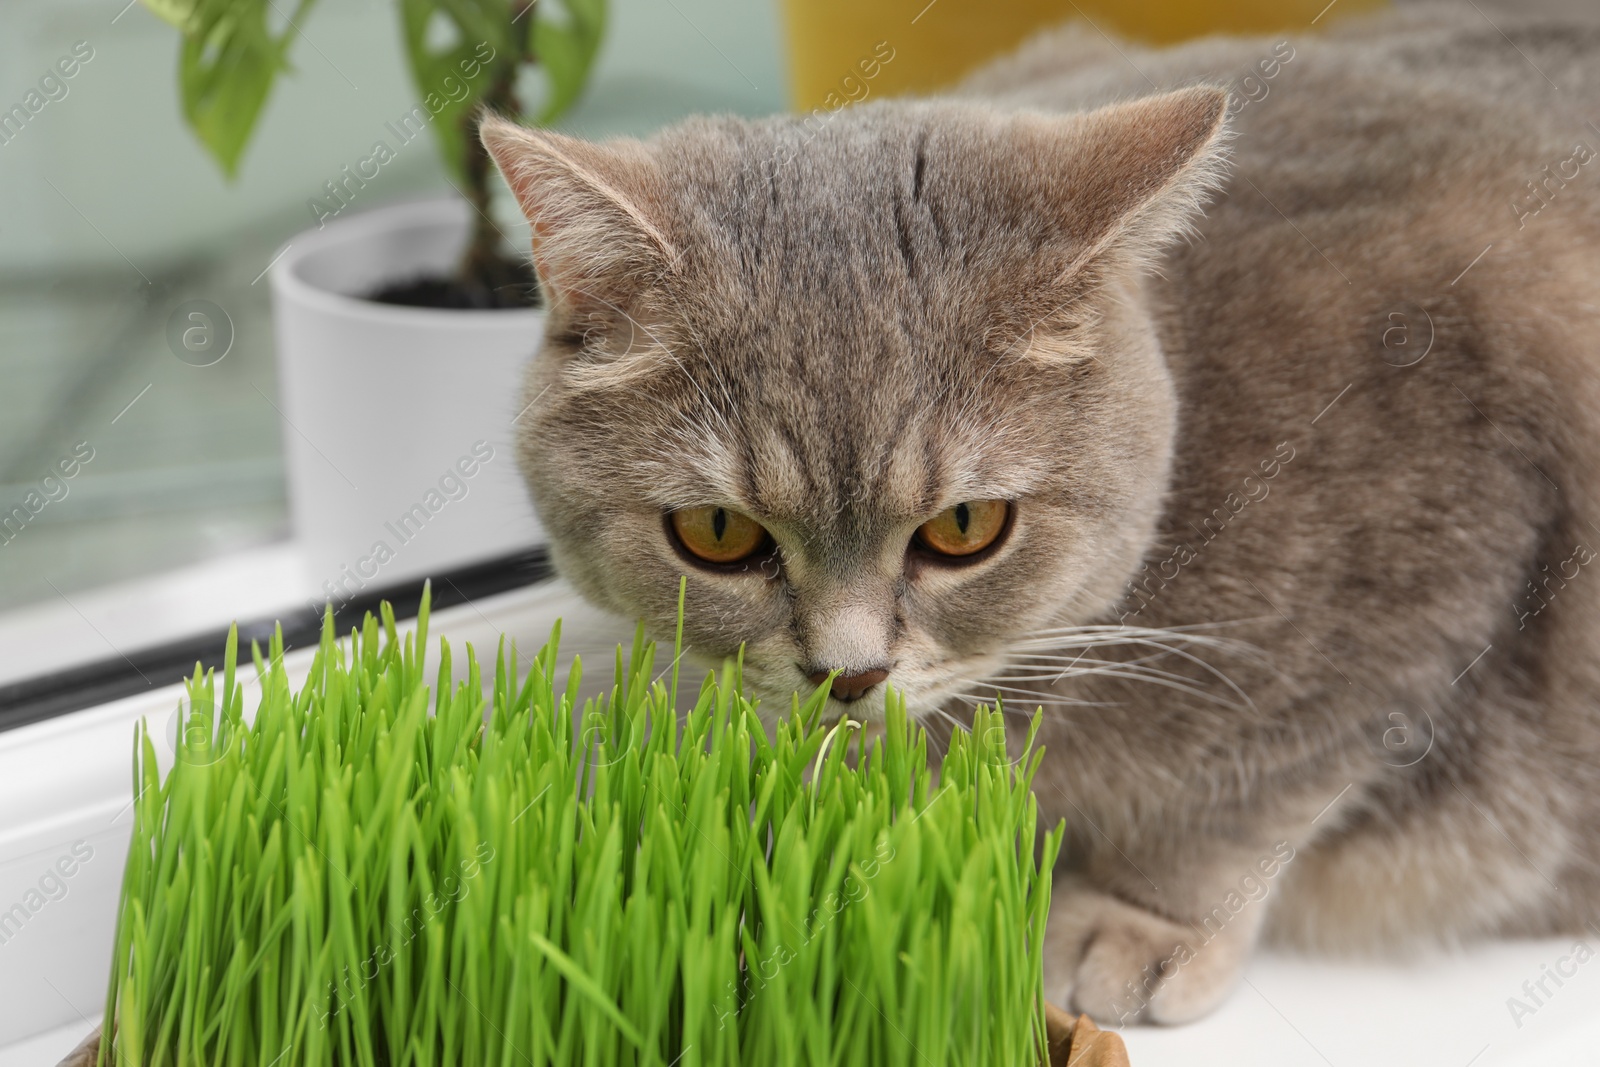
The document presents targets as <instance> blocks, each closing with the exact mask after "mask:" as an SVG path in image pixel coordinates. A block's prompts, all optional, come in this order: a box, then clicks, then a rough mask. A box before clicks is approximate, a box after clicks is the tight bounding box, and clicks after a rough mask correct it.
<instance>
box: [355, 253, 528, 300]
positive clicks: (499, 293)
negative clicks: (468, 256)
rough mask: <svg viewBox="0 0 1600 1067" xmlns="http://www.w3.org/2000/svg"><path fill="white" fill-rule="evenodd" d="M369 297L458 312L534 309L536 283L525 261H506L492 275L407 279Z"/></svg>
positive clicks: (389, 285)
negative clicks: (472, 277)
mask: <svg viewBox="0 0 1600 1067" xmlns="http://www.w3.org/2000/svg"><path fill="white" fill-rule="evenodd" d="M368 299H369V300H375V301H377V302H378V303H380V304H401V305H404V306H406V307H421V308H446V309H450V310H457V311H501V310H521V309H524V308H536V307H538V306H539V304H540V300H539V284H538V280H537V279H536V278H535V276H534V273H533V269H532V268H531V267H530V266H529V265H528V264H526V263H519V262H514V261H509V260H508V261H506V262H505V263H504V264H503V265H500V266H497V268H496V270H495V271H494V276H493V277H491V278H487V279H484V278H475V279H473V280H472V281H471V282H464V281H462V279H461V278H459V277H456V276H446V275H434V276H432V277H421V278H409V279H407V280H406V281H403V282H391V283H390V284H388V285H386V286H384V287H383V288H382V289H379V290H378V291H377V292H375V293H373V294H372V295H371V296H370V297H368Z"/></svg>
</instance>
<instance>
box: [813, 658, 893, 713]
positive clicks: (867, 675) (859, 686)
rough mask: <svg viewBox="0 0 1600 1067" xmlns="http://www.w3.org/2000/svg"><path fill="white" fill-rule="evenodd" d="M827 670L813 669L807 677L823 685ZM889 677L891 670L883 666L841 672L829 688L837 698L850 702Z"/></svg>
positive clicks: (858, 698)
mask: <svg viewBox="0 0 1600 1067" xmlns="http://www.w3.org/2000/svg"><path fill="white" fill-rule="evenodd" d="M827 677H828V672H827V671H812V672H811V673H810V674H808V675H806V678H807V679H808V680H809V681H810V682H811V684H812V685H821V684H822V683H823V682H824V681H826V680H827ZM887 677H889V672H888V671H887V670H885V669H884V668H882V667H878V668H875V669H873V670H870V671H862V672H861V673H860V674H841V675H839V677H837V678H835V679H834V680H833V688H832V689H831V690H829V692H831V693H832V694H833V698H834V699H835V700H842V701H843V702H844V703H846V704H848V703H850V702H851V701H852V700H860V699H861V698H862V697H864V696H866V695H867V690H869V689H871V688H872V687H873V686H875V685H877V684H878V683H879V682H881V681H883V680H884V679H885V678H887Z"/></svg>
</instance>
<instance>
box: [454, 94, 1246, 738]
mask: <svg viewBox="0 0 1600 1067" xmlns="http://www.w3.org/2000/svg"><path fill="white" fill-rule="evenodd" d="M1224 105H1225V97H1224V94H1223V93H1222V92H1221V91H1219V90H1215V89H1208V88H1196V89H1191V90H1184V91H1181V92H1177V93H1172V94H1168V95H1163V96H1156V97H1151V98H1147V99H1144V100H1138V101H1134V102H1131V103H1127V104H1121V105H1117V106H1115V107H1110V108H1105V109H1102V110H1099V111H1094V112H1088V113H1084V114H1073V115H1046V114H1037V113H1026V114H1018V113H1004V112H1000V111H996V110H993V109H990V108H987V107H983V106H976V105H971V104H956V103H886V104H881V105H866V106H862V107H859V108H853V109H849V110H846V111H844V112H840V113H837V114H834V115H832V116H829V117H827V118H826V119H825V120H823V119H820V118H818V117H813V118H810V119H808V120H805V121H802V120H800V119H794V118H775V119H768V120H764V121H744V120H737V119H699V120H693V121H690V122H686V123H684V124H682V125H679V126H677V127H674V128H672V129H669V130H667V131H665V132H663V133H661V134H659V135H658V136H656V137H654V138H653V139H651V140H648V141H611V142H606V143H602V144H592V143H587V142H583V141H579V140H575V139H572V138H568V137H563V136H559V135H556V134H553V133H549V132H544V131H533V130H527V129H523V128H521V127H517V126H514V125H511V124H509V123H505V122H502V121H499V120H495V119H490V120H488V121H486V122H485V123H484V126H483V138H484V142H485V144H486V145H487V146H488V148H489V150H490V152H491V153H492V154H493V156H494V158H495V160H496V162H497V163H498V164H499V166H500V169H501V171H502V173H503V174H504V175H505V177H506V179H507V181H508V182H509V184H510V186H511V188H512V190H513V191H514V192H515V193H516V196H517V198H518V200H519V201H520V203H521V205H522V207H523V210H524V211H525V213H526V214H527V215H528V217H529V219H530V221H531V223H532V226H533V233H534V240H533V255H534V263H535V266H536V268H537V269H538V272H539V275H540V278H541V282H542V285H543V288H544V291H545V294H546V296H547V299H548V301H549V304H550V317H549V326H548V332H547V334H546V337H545V340H544V346H543V349H542V350H541V351H540V353H539V355H538V357H537V358H536V359H535V360H534V362H533V363H532V365H531V367H530V370H529V373H528V378H527V393H526V396H525V399H524V402H525V403H527V404H529V405H530V406H529V407H528V408H527V410H526V412H525V414H524V415H523V416H522V418H521V420H520V422H519V426H520V428H521V431H520V432H521V437H520V461H521V464H522V469H523V471H524V473H525V475H526V478H527V481H528V485H529V487H530V488H531V490H532V494H533V497H534V501H535V504H536V505H537V507H538V510H539V514H540V516H541V518H542V520H543V522H544V524H545V526H546V528H547V529H548V531H549V535H550V539H551V547H552V550H553V552H554V557H555V561H556V564H557V566H558V568H559V569H560V571H561V572H562V573H563V574H565V575H566V576H567V577H568V578H569V579H570V580H571V581H572V582H573V583H574V584H576V586H577V587H578V588H579V589H580V590H582V591H583V592H584V593H585V594H586V595H587V596H589V597H590V598H591V599H593V600H594V601H596V602H597V603H599V604H600V605H601V606H603V607H606V608H609V609H611V610H614V611H616V612H619V613H622V614H624V615H628V616H633V617H642V618H643V619H644V620H645V621H646V624H647V627H648V628H649V629H650V630H651V631H652V632H653V634H654V635H655V636H657V637H660V638H666V639H669V640H670V637H671V634H672V629H673V626H674V623H675V620H676V612H677V601H678V583H679V576H680V575H687V576H688V604H689V609H688V611H687V612H686V620H685V640H686V643H688V644H689V645H690V646H691V647H692V649H693V650H694V651H695V652H696V653H698V654H699V655H700V656H702V657H704V658H707V659H709V660H712V661H716V660H720V659H721V657H723V656H726V655H731V654H733V653H735V652H736V651H737V650H738V648H739V646H740V645H744V646H745V649H746V651H745V656H744V666H745V677H746V679H747V681H748V682H749V683H750V684H751V686H752V688H753V689H754V690H755V691H756V692H758V693H760V694H762V695H764V696H765V697H766V698H767V702H768V706H769V708H771V706H772V704H773V703H774V702H776V704H777V708H776V710H780V711H781V710H783V709H785V708H787V707H788V704H789V696H788V694H790V693H791V692H793V691H794V690H796V689H797V688H798V689H802V690H804V689H806V688H808V687H809V685H810V683H809V682H808V681H807V679H808V677H811V676H813V675H815V674H816V673H817V672H819V671H828V670H838V671H841V672H843V674H845V675H847V676H857V675H866V678H865V679H863V681H867V680H871V679H874V678H876V677H878V674H877V673H876V672H887V674H886V679H887V684H889V685H892V686H895V687H896V688H898V689H900V690H901V691H903V692H904V693H905V694H906V697H907V700H908V703H909V705H910V706H911V708H912V709H914V710H916V711H924V712H925V711H929V710H931V709H933V708H934V707H937V706H939V705H940V704H941V703H943V702H944V701H946V700H948V699H949V697H950V696H951V695H952V694H953V693H956V692H957V691H959V690H962V689H964V688H966V687H968V686H969V685H970V684H971V683H972V682H973V681H974V680H975V679H977V678H979V677H980V676H982V675H984V674H986V673H989V672H990V671H992V670H993V669H995V668H996V667H997V666H998V665H999V664H1000V662H1001V657H1002V656H1003V655H1004V653H1005V650H1006V648H1007V646H1008V644H1009V643H1010V642H1012V641H1014V640H1016V639H1017V638H1018V637H1019V636H1021V635H1023V634H1026V633H1028V632H1030V631H1034V630H1037V629H1039V628H1042V627H1046V626H1050V625H1059V624H1064V623H1076V622H1081V621H1085V620H1087V619H1089V618H1091V617H1093V616H1095V615H1097V614H1100V613H1103V612H1105V611H1106V610H1107V609H1108V607H1109V606H1110V605H1111V604H1112V603H1113V602H1115V601H1116V600H1117V599H1118V598H1119V596H1120V593H1121V591H1122V588H1123V585H1124V583H1125V581H1126V579H1127V577H1128V575H1129V574H1131V573H1132V571H1133V570H1134V569H1135V567H1136V565H1137V560H1138V559H1139V557H1140V556H1141V555H1142V554H1143V552H1144V550H1145V548H1146V546H1147V542H1148V540H1149V538H1150V536H1151V531H1152V529H1153V526H1154V523H1155V520H1156V517H1157V515H1158V511H1159V507H1160V501H1161V497H1162V495H1163V493H1164V491H1165V489H1166V485H1167V478H1168V471H1169V467H1170V459H1171V449H1172V439H1173V434H1174V419H1175V412H1174V398H1173V391H1172V383H1171V379H1170V376H1169V374H1168V371H1167V369H1166V366H1165V363H1164V361H1163V359H1162V356H1161V353H1160V351H1159V346H1158V345H1157V342H1156V340H1155V336H1154V333H1153V330H1152V327H1151V323H1150V321H1149V318H1148V315H1147V314H1146V313H1145V311H1144V310H1143V306H1142V301H1141V295H1140V278H1141V276H1142V275H1143V274H1144V272H1145V271H1147V269H1148V268H1149V266H1150V265H1151V263H1152V260H1153V259H1154V257H1155V256H1156V255H1157V254H1158V253H1159V252H1160V250H1161V249H1162V247H1163V246H1164V245H1165V244H1167V243H1168V242H1169V241H1171V240H1172V239H1173V238H1174V236H1175V235H1177V234H1179V233H1181V232H1182V231H1183V230H1184V229H1185V227H1186V226H1187V225H1188V223H1189V220H1190V219H1191V217H1192V216H1193V215H1194V213H1195V212H1196V210H1197V209H1198V207H1199V205H1200V203H1201V201H1202V200H1203V198H1204V197H1205V196H1206V194H1207V193H1208V191H1209V190H1210V188H1211V187H1212V186H1213V185H1214V183H1215V181H1216V180H1217V175H1218V171H1219V168H1220V167H1221V161H1220V160H1221V153H1222V149H1221V143H1222V140H1223V136H1224V131H1223V116H1224ZM819 123H820V127H819ZM836 691H838V690H836ZM883 694H884V685H881V684H880V685H876V686H873V687H872V688H870V689H868V690H867V691H866V692H865V695H864V696H863V697H862V698H861V699H860V700H858V701H856V702H854V703H853V704H851V705H850V707H849V708H848V710H849V713H850V714H851V715H853V716H855V717H858V718H864V719H867V720H871V719H872V718H873V717H874V716H875V715H878V714H881V710H882V707H883V699H884V695H883ZM845 695H847V696H848V695H849V694H848V693H846V694H845ZM830 708H831V709H832V710H833V711H834V712H835V713H840V712H843V711H845V710H846V708H845V705H844V704H843V703H837V702H836V703H832V704H830Z"/></svg>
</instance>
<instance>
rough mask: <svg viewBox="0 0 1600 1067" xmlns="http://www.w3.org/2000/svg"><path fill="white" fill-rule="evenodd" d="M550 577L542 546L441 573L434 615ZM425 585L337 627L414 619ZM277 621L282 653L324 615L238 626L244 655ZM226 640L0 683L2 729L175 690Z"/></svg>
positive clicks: (339, 617)
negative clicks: (384, 610)
mask: <svg viewBox="0 0 1600 1067" xmlns="http://www.w3.org/2000/svg"><path fill="white" fill-rule="evenodd" d="M554 575H555V570H554V568H553V567H552V566H551V564H550V556H549V553H548V552H547V551H546V550H545V549H544V548H534V549H529V550H525V551H521V552H516V553H514V554H511V555H507V556H499V557H496V558H495V559H491V560H486V561H483V562H481V563H474V564H471V565H469V566H465V567H461V568H458V569H456V570H452V571H446V572H443V573H441V574H439V575H438V576H436V577H435V578H434V579H433V594H432V604H433V608H432V610H434V611H439V610H441V609H444V608H451V607H456V606H458V605H461V604H465V603H468V602H470V601H473V600H477V599H479V598H480V597H486V596H493V595H495V594H496V593H504V592H508V591H510V590H512V589H520V588H522V587H524V586H529V585H534V584H537V583H539V582H542V581H545V580H547V579H549V578H552V577H554ZM422 585H423V583H422V579H420V578H419V579H416V580H415V581H408V582H400V583H396V584H394V585H388V586H384V587H381V588H375V589H371V590H363V591H362V592H360V593H359V594H357V595H356V596H353V597H351V598H350V599H348V600H345V601H343V602H342V603H340V604H337V605H335V607H334V612H333V618H334V624H335V626H337V627H338V629H339V630H340V631H341V632H348V631H349V630H350V629H351V628H352V627H355V626H359V625H360V624H361V620H362V619H363V618H364V617H365V615H366V614H367V612H369V611H370V612H372V613H373V614H374V615H376V614H377V613H378V605H379V604H380V603H381V602H382V601H385V600H387V601H388V602H389V604H390V605H391V606H392V607H393V608H394V614H395V618H396V619H398V620H406V619H414V618H416V615H417V609H418V607H419V606H420V605H421V604H422ZM280 624H281V625H282V626H283V642H284V646H285V648H290V649H292V648H303V647H306V646H308V645H314V644H316V643H317V641H318V640H319V639H320V637H321V635H322V614H321V613H320V612H318V611H315V610H313V609H312V607H311V606H310V605H309V604H307V605H305V606H303V607H298V608H290V609H287V610H285V611H283V612H281V613H279V614H277V615H276V616H274V617H272V618H264V619H254V620H249V621H240V622H239V623H238V626H239V647H240V649H241V657H242V656H243V655H244V652H243V650H245V649H248V648H249V647H250V642H251V641H259V642H261V644H263V645H265V644H266V643H267V641H268V640H270V639H271V637H272V633H273V630H274V628H275V627H276V626H278V625H280ZM227 637H228V632H227V630H226V629H222V630H209V631H206V632H204V633H197V634H195V635H193V636H191V637H185V638H181V639H179V640H176V641H169V642H166V643H164V644H160V645H152V646H150V647H149V648H143V649H138V650H135V651H130V652H129V653H128V654H127V655H126V656H120V655H119V656H110V657H108V658H106V659H101V660H95V661H92V662H89V663H84V664H80V665H78V666H73V667H68V668H65V669H63V670H57V671H51V672H50V673H48V674H42V675H37V676H35V677H31V678H23V679H21V680H19V681H15V682H11V683H8V684H6V685H0V732H3V731H6V730H14V729H16V728H17V727H19V726H27V725H30V724H32V723H37V722H43V721H45V720H47V719H53V718H56V717H58V716H61V715H70V714H71V713H73V712H75V711H83V710H85V709H87V708H93V707H99V706H100V705H102V704H109V703H111V702H112V701H114V700H121V699H123V698H126V697H130V696H136V695H138V694H140V693H146V692H150V691H152V690H155V689H161V688H165V687H167V686H170V685H175V684H177V683H179V682H182V681H183V680H184V679H185V678H187V677H189V676H191V675H192V674H193V673H194V667H195V664H196V663H199V664H200V665H201V667H202V668H203V669H209V668H216V669H218V670H220V669H221V667H222V655H223V647H224V646H225V644H226V643H227Z"/></svg>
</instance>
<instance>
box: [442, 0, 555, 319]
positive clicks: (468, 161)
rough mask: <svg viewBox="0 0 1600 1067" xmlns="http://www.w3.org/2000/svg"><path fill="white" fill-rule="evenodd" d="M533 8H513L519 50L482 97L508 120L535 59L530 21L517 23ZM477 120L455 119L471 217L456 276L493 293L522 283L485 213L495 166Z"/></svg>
mask: <svg viewBox="0 0 1600 1067" xmlns="http://www.w3.org/2000/svg"><path fill="white" fill-rule="evenodd" d="M536 6H538V0H522V2H519V3H517V4H514V5H512V12H511V14H512V19H511V35H512V36H513V38H515V36H516V34H517V33H518V32H519V31H520V33H521V35H522V38H521V47H520V48H519V49H518V50H517V51H516V52H515V53H513V54H511V55H509V56H507V57H506V58H505V61H504V62H502V63H498V64H496V65H495V68H494V71H493V75H492V77H493V80H492V81H491V82H490V83H489V89H488V91H487V92H486V93H485V94H484V97H483V106H484V108H485V109H487V110H489V111H492V112H494V113H496V114H499V115H509V116H512V117H516V116H519V115H521V114H522V104H521V101H519V100H518V98H517V73H518V71H520V70H521V69H522V67H523V65H524V64H533V63H535V62H537V61H538V60H537V57H536V56H535V55H534V52H533V41H532V37H533V34H532V32H531V23H524V22H523V21H522V20H523V19H524V18H530V19H531V18H532V15H533V9H534V8H535V7H536ZM479 117H480V114H479V113H472V114H466V115H463V116H462V117H461V119H460V122H461V127H462V131H461V132H462V143H463V144H464V145H465V149H466V150H465V153H464V154H463V157H462V167H463V169H464V171H465V172H466V185H467V188H466V195H467V201H468V203H470V204H471V205H472V207H473V219H472V238H471V240H470V241H468V243H467V248H466V251H465V253H464V254H463V255H462V257H461V264H460V266H459V267H458V268H457V272H456V273H457V278H458V279H459V280H460V282H461V283H462V284H463V285H465V286H468V287H473V288H482V289H485V290H488V291H490V292H493V291H494V290H496V289H499V288H501V287H503V286H505V285H508V284H516V283H517V282H519V281H521V280H522V274H521V272H520V271H519V270H518V264H517V263H516V261H515V260H512V259H510V258H509V257H508V256H507V255H506V254H505V252H504V251H502V249H501V238H502V236H503V235H502V234H501V232H500V228H499V227H498V226H496V225H495V223H494V217H493V215H492V214H491V211H490V192H489V190H490V176H491V175H492V174H493V173H494V162H493V161H492V160H491V159H490V158H489V153H488V151H487V150H486V149H485V148H484V147H483V142H482V141H481V140H479V138H478V119H479Z"/></svg>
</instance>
